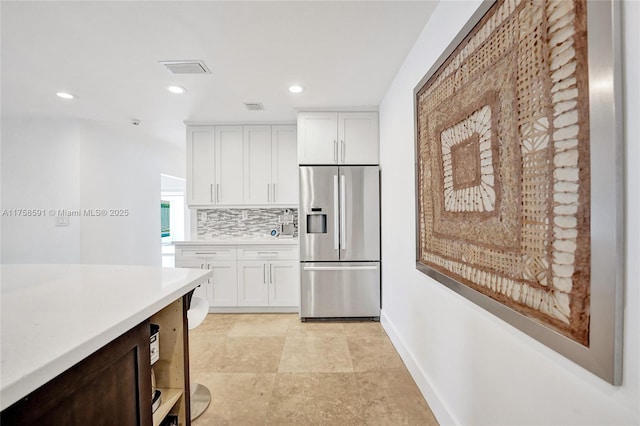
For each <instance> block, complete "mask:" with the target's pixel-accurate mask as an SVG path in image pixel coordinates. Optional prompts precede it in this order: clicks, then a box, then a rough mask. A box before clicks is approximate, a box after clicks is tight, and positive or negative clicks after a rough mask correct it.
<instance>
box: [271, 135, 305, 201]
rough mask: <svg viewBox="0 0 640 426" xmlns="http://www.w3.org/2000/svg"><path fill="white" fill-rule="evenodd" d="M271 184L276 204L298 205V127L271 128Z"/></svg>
mask: <svg viewBox="0 0 640 426" xmlns="http://www.w3.org/2000/svg"><path fill="white" fill-rule="evenodd" d="M271 135H272V136H271V146H272V150H271V183H272V185H273V197H272V198H271V199H272V200H273V202H274V203H275V204H284V205H296V204H298V163H297V162H296V150H297V140H296V126H293V125H290V126H272V127H271Z"/></svg>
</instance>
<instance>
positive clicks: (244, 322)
mask: <svg viewBox="0 0 640 426" xmlns="http://www.w3.org/2000/svg"><path fill="white" fill-rule="evenodd" d="M294 318H296V315H295V314H290V315H289V314H246V315H244V316H242V317H240V318H238V319H236V321H235V323H234V325H233V327H231V329H230V330H229V332H228V333H227V336H233V337H239V336H286V334H287V330H288V329H289V323H290V322H291V320H292V319H294Z"/></svg>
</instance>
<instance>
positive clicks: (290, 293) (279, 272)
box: [269, 260, 300, 306]
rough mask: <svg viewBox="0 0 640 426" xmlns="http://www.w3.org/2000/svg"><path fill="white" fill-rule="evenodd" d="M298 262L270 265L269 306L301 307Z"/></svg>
mask: <svg viewBox="0 0 640 426" xmlns="http://www.w3.org/2000/svg"><path fill="white" fill-rule="evenodd" d="M298 265H299V263H298V262H295V261H285V260H282V261H272V262H270V263H269V306H299V304H300V298H299V296H298V294H299V293H298V291H299V287H300V285H299V274H298Z"/></svg>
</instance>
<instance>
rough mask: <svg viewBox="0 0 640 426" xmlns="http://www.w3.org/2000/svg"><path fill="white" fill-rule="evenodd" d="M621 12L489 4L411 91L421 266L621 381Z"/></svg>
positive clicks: (578, 4) (529, 2)
mask: <svg viewBox="0 0 640 426" xmlns="http://www.w3.org/2000/svg"><path fill="white" fill-rule="evenodd" d="M618 8H619V4H616V2H615V1H597V2H586V1H584V0H546V1H538V0H498V1H496V2H492V1H488V2H485V3H483V4H482V5H481V6H480V8H479V9H478V11H477V12H476V13H475V14H474V16H473V17H472V19H471V20H470V21H469V22H468V24H467V25H466V26H465V28H463V29H462V31H461V32H460V33H459V34H458V36H457V37H456V38H455V39H454V41H453V42H452V43H451V44H450V46H449V47H448V48H447V49H446V51H445V52H444V53H443V54H442V56H441V57H440V59H439V60H438V61H437V62H436V63H435V64H434V66H433V67H432V68H431V69H430V70H429V71H428V72H427V74H426V75H425V77H424V78H423V79H422V80H421V81H420V83H419V84H418V85H417V86H416V88H415V90H414V101H415V109H414V111H415V114H416V115H415V126H416V128H415V135H416V141H415V142H416V238H417V245H416V247H417V250H416V251H417V253H416V260H417V261H416V266H417V268H418V269H419V270H420V271H422V272H424V273H426V274H427V275H429V276H431V277H432V278H435V279H436V280H438V281H439V282H441V283H443V284H444V285H447V286H448V287H449V288H451V289H452V290H454V291H456V292H458V293H459V294H461V295H462V296H464V297H466V298H468V299H469V300H471V301H473V302H475V303H477V304H478V305H480V306H482V307H483V308H485V309H487V310H488V311H490V312H492V313H493V314H495V315H497V316H499V317H500V318H502V319H503V320H505V321H507V322H508V323H510V324H512V325H513V326H515V327H517V328H519V329H520V330H522V331H523V332H525V333H527V334H528V335H530V336H532V337H533V338H535V339H537V340H539V341H540V342H542V343H543V344H545V345H547V346H549V347H551V348H553V349H554V350H556V351H557V352H559V353H561V354H563V355H564V356H566V357H568V358H570V359H572V360H573V361H575V362H577V363H578V364H580V365H582V366H584V367H585V368H587V369H588V370H590V371H592V372H593V373H595V374H596V375H598V376H600V377H602V378H603V379H605V380H607V381H609V382H610V383H613V384H620V381H621V371H622V369H621V368H622V367H621V358H622V351H621V347H622V294H623V265H622V262H623V246H622V242H623V230H622V226H623V220H622V219H623V218H622V214H623V210H622V207H623V205H622V189H623V188H622V181H623V174H622V142H621V135H622V131H621V122H620V119H621V118H620V115H621V114H620V108H621V103H620V90H621V89H620V86H619V85H620V78H619V75H618V74H619V72H620V71H619V70H620V40H619V22H620V19H619V10H618Z"/></svg>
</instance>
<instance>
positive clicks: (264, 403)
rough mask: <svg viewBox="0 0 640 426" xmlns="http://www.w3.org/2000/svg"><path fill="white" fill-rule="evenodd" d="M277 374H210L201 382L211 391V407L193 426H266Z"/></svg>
mask: <svg viewBox="0 0 640 426" xmlns="http://www.w3.org/2000/svg"><path fill="white" fill-rule="evenodd" d="M275 378H276V375H275V374H274V373H208V374H205V375H204V376H203V377H202V380H201V381H200V382H199V383H202V384H204V385H205V386H207V387H208V388H209V390H210V391H211V404H210V405H209V408H208V409H207V411H205V412H204V413H203V414H202V416H201V417H199V418H198V419H196V421H195V422H193V424H194V426H209V425H264V424H265V421H266V417H267V408H268V406H269V401H270V399H271V394H272V392H273V386H274V383H275Z"/></svg>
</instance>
